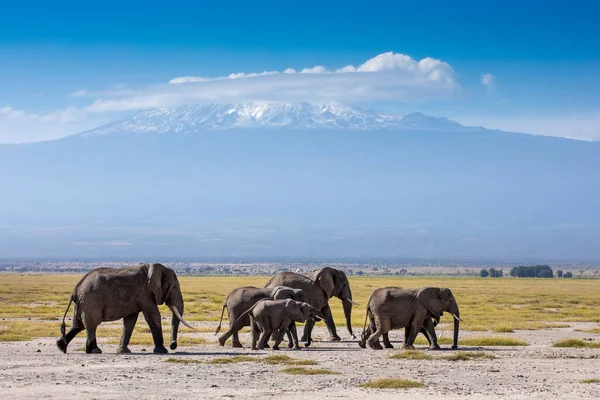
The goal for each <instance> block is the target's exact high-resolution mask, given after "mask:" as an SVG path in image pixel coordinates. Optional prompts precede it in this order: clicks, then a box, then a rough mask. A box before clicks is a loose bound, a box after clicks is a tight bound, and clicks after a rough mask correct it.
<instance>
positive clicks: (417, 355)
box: [388, 350, 433, 360]
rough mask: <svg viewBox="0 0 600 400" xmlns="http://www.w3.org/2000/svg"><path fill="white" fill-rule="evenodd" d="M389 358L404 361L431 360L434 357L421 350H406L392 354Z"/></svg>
mask: <svg viewBox="0 0 600 400" xmlns="http://www.w3.org/2000/svg"><path fill="white" fill-rule="evenodd" d="M388 358H392V359H402V360H431V359H432V358H433V357H432V356H430V355H429V354H427V353H425V352H422V351H419V350H406V351H400V352H398V353H395V354H392V355H391V356H389V357H388Z"/></svg>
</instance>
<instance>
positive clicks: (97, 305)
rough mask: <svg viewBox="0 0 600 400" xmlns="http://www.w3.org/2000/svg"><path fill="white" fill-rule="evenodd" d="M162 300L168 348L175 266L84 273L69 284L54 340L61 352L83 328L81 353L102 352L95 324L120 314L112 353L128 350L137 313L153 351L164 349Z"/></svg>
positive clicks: (177, 307) (176, 289)
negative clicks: (68, 320)
mask: <svg viewBox="0 0 600 400" xmlns="http://www.w3.org/2000/svg"><path fill="white" fill-rule="evenodd" d="M71 303H73V304H74V311H73V326H72V327H71V329H70V330H69V332H68V333H65V317H66V315H67V312H68V311H69V307H71ZM163 303H166V304H167V306H169V308H170V309H171V312H172V313H173V318H172V321H171V346H170V347H171V350H175V349H176V348H177V331H178V329H179V323H180V322H182V323H183V324H184V325H185V326H187V327H188V328H191V329H194V327H193V326H191V325H190V324H188V323H187V322H186V321H185V320H184V319H183V317H182V314H183V296H182V294H181V288H180V286H179V280H178V279H177V275H176V274H175V271H173V270H172V269H170V268H167V267H165V266H164V265H162V264H138V265H136V266H133V267H128V268H97V269H95V270H93V271H90V272H88V273H87V274H86V275H85V276H84V277H83V278H82V279H81V280H80V281H79V283H77V285H75V288H74V289H73V292H72V294H71V299H70V301H69V305H68V306H67V309H66V310H65V315H64V316H63V322H62V325H61V328H60V330H61V334H62V336H61V338H60V339H58V340H57V341H56V345H57V346H58V348H59V349H60V350H61V351H62V352H63V353H66V352H67V346H68V345H69V342H70V341H71V340H73V338H74V337H75V336H76V335H77V334H78V333H79V332H81V331H82V330H84V329H85V330H86V333H87V341H86V345H85V352H86V353H102V351H101V350H100V348H99V347H98V344H97V342H96V328H97V327H98V325H100V323H101V322H103V321H116V320H118V319H121V318H122V319H123V334H122V335H121V342H120V344H119V347H118V348H117V353H130V352H131V351H130V350H129V348H128V347H127V346H128V344H129V340H130V339H131V333H132V332H133V328H134V327H135V323H136V322H137V319H138V315H139V313H140V312H141V313H142V314H143V315H144V318H145V319H146V322H147V323H148V326H149V327H150V331H151V332H152V339H153V341H154V353H168V350H167V349H166V348H165V346H164V339H163V334H162V326H161V322H160V312H159V311H158V306H159V305H160V304H163Z"/></svg>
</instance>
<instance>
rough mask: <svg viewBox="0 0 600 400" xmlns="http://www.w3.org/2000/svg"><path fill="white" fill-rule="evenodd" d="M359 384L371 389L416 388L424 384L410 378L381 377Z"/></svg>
mask: <svg viewBox="0 0 600 400" xmlns="http://www.w3.org/2000/svg"><path fill="white" fill-rule="evenodd" d="M360 386H361V387H364V388H371V389H416V388H422V387H424V386H425V385H423V384H422V383H421V382H417V381H412V380H410V379H398V378H382V379H376V380H374V381H370V382H367V383H363V384H362V385H360Z"/></svg>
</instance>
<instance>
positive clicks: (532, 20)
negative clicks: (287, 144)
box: [0, 0, 600, 142]
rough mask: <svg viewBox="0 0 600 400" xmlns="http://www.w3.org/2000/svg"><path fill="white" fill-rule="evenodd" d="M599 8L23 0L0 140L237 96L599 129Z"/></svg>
mask: <svg viewBox="0 0 600 400" xmlns="http://www.w3.org/2000/svg"><path fill="white" fill-rule="evenodd" d="M221 3H222V4H221ZM599 14H600V5H598V4H597V3H596V2H592V1H568V2H567V1H555V2H552V3H550V2H547V1H537V0H529V1H511V0H509V1H489V2H481V1H454V2H448V1H430V2H427V3H425V4H424V5H419V4H417V2H377V3H374V2H370V3H368V5H367V3H366V2H352V1H350V2H349V1H344V2H310V1H308V2H301V3H297V2H282V1H277V2H275V1H259V2H242V1H239V2H235V1H234V2H226V3H225V2H214V3H212V4H211V3H209V2H197V1H189V2H183V1H171V2H168V3H165V2H148V1H146V2H135V1H127V2H124V1H121V2H114V1H104V2H101V3H97V4H96V3H94V4H86V3H82V2H70V1H62V2H60V5H57V4H52V3H51V2H45V1H44V2H42V1H29V2H27V3H25V2H19V3H17V2H12V3H11V4H3V6H2V12H1V13H0V142H28V141H36V140H45V139H52V138H56V137H60V136H64V135H67V134H70V133H76V132H78V131H81V130H84V129H88V128H92V127H94V126H97V125H99V124H102V123H106V122H109V121H111V120H114V119H116V118H120V117H122V116H125V115H127V114H131V113H134V112H136V111H138V110H140V109H143V108H148V107H155V106H176V105H179V104H188V103H201V102H213V101H219V102H232V101H241V100H271V101H294V100H306V101H317V102H322V101H350V102H353V103H357V104H361V105H366V106H369V107H372V108H376V109H380V110H382V111H385V112H392V113H399V114H402V113H405V112H412V111H420V112H424V113H427V114H431V115H435V116H444V117H448V118H451V119H455V120H457V121H459V122H462V123H465V124H473V125H483V126H486V127H489V128H500V129H505V130H513V131H522V132H530V133H537V134H546V135H553V136H565V137H577V138H581V139H593V140H600V77H599V76H600V75H599V74H598V71H600V25H599V24H598V23H597V15H599ZM422 60H424V61H422ZM350 65H351V66H353V67H354V69H351V68H350V69H345V70H343V71H344V72H341V71H340V69H343V68H344V67H347V66H350ZM361 66H362V67H361ZM314 67H321V68H316V69H315V68H314ZM290 68H291V69H294V70H295V73H293V74H292V73H284V72H285V71H286V69H290ZM303 69H305V71H304V72H306V73H304V74H301V73H300V72H301V71H302V70H303ZM264 71H267V72H277V73H271V74H264V75H258V74H260V73H262V72H264ZM288 72H291V71H289V70H288ZM239 73H243V74H244V75H235V76H230V74H239ZM248 74H250V76H247V75H248ZM254 74H257V75H258V76H254ZM181 77H193V79H187V80H181V79H180V80H179V81H178V80H177V78H181ZM190 81H192V82H190ZM170 82H171V83H170ZM177 82H184V83H177Z"/></svg>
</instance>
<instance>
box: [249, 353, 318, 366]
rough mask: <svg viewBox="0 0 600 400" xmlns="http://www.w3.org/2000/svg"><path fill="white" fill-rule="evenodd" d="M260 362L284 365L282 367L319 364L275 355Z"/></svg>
mask: <svg viewBox="0 0 600 400" xmlns="http://www.w3.org/2000/svg"><path fill="white" fill-rule="evenodd" d="M261 361H262V362H264V363H266V364H284V365H318V364H319V363H318V362H316V361H314V360H298V359H296V358H292V357H290V356H286V355H284V354H282V355H276V356H268V357H265V358H263V359H261Z"/></svg>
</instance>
